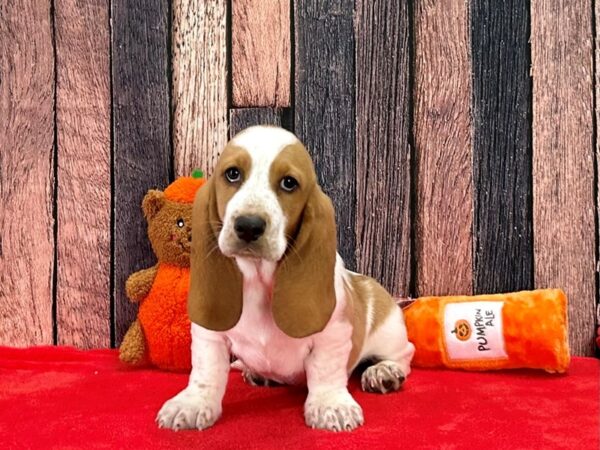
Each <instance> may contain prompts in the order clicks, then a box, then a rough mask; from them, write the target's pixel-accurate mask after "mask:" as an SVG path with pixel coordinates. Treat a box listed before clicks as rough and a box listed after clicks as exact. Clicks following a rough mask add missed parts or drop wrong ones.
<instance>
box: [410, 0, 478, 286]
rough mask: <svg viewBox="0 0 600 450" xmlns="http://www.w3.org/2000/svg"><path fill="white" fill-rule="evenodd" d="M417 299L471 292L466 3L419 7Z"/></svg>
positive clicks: (416, 21) (450, 1)
mask: <svg viewBox="0 0 600 450" xmlns="http://www.w3.org/2000/svg"><path fill="white" fill-rule="evenodd" d="M414 28H415V82H414V101H415V108H414V135H415V164H416V167H415V173H416V177H417V179H416V198H415V201H416V208H415V210H416V217H415V219H416V224H415V230H414V244H415V245H414V254H415V256H414V263H415V267H416V271H415V285H414V287H415V291H416V292H415V294H416V295H445V294H470V293H471V292H472V276H473V273H472V261H471V255H472V251H471V248H472V229H473V225H472V224H473V195H472V165H471V161H472V151H471V124H470V111H469V110H470V104H471V77H470V73H471V67H470V63H469V59H470V51H469V50H470V49H469V11H468V4H467V2H462V1H461V2H457V1H455V0H442V1H437V2H432V1H424V0H422V1H417V2H416V3H415V17H414Z"/></svg>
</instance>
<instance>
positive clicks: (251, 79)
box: [231, 0, 291, 108]
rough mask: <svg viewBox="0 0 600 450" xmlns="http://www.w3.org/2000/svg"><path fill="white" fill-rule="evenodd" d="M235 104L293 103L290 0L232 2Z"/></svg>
mask: <svg viewBox="0 0 600 450" xmlns="http://www.w3.org/2000/svg"><path fill="white" fill-rule="evenodd" d="M231 7H232V11H231V28H232V29H231V53H232V62H231V65H232V90H233V92H232V97H233V104H234V106H243V107H249V106H253V107H255V106H270V107H280V108H283V107H287V106H290V81H291V80H290V67H291V61H290V33H291V28H290V0H233V1H232V3H231Z"/></svg>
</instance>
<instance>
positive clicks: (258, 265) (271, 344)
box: [226, 258, 312, 384]
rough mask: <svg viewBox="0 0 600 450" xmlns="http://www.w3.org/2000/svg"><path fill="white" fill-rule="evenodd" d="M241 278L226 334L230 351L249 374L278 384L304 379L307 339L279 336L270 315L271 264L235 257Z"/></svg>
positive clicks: (283, 334) (273, 265) (309, 341)
mask: <svg viewBox="0 0 600 450" xmlns="http://www.w3.org/2000/svg"><path fill="white" fill-rule="evenodd" d="M237 263H238V266H239V267H240V270H241V271H242V273H243V275H244V304H243V307H242V315H241V317H240V320H239V321H238V323H237V324H236V325H235V327H233V328H232V329H231V330H229V331H228V332H227V333H226V335H227V338H228V339H229V341H230V343H231V352H232V353H233V354H234V355H236V356H237V357H238V358H239V359H240V360H242V362H243V363H244V364H245V365H246V367H248V369H250V370H251V371H253V372H255V373H256V374H259V375H261V376H263V377H265V378H270V379H273V380H276V381H279V382H282V383H290V384H293V383H299V382H302V381H303V380H304V378H305V375H304V360H305V359H306V357H307V356H308V354H309V352H310V348H311V342H312V341H311V338H310V337H307V338H302V339H295V338H291V337H289V336H287V335H286V334H285V333H283V332H282V331H281V330H280V329H279V328H278V327H277V325H276V324H275V322H274V320H273V315H272V313H271V301H270V296H271V289H272V285H273V283H272V279H273V274H274V271H275V263H270V262H265V261H252V260H249V259H244V258H238V259H237Z"/></svg>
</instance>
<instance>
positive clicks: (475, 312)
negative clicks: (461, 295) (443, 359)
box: [444, 301, 508, 360]
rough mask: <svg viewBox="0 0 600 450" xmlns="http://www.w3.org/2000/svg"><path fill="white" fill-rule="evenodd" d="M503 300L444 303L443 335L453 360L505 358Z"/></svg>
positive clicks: (450, 357) (449, 355)
mask: <svg viewBox="0 0 600 450" xmlns="http://www.w3.org/2000/svg"><path fill="white" fill-rule="evenodd" d="M503 306H504V302H491V301H490V302H485V301H484V302H461V303H447V304H446V306H445V310H444V339H445V341H446V351H447V353H448V358H449V359H452V360H473V359H500V358H506V357H507V356H508V355H507V354H506V350H505V347H504V330H503V328H502V307H503Z"/></svg>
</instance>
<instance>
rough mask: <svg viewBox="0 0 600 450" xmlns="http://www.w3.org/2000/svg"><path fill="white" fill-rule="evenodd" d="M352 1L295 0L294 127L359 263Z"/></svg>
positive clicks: (349, 252)
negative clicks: (306, 149)
mask: <svg viewBox="0 0 600 450" xmlns="http://www.w3.org/2000/svg"><path fill="white" fill-rule="evenodd" d="M353 11H354V2H353V1H351V0H326V1H322V0H321V1H319V0H296V1H295V2H294V18H295V23H294V30H295V115H294V130H295V132H296V134H297V135H298V137H299V138H300V139H301V140H302V141H303V142H304V144H305V145H306V147H307V148H308V151H309V152H310V153H311V155H312V157H313V161H314V163H315V167H316V169H317V174H318V178H319V182H320V183H321V186H322V187H323V190H324V191H325V193H327V194H328V195H329V196H330V197H331V199H332V201H333V204H334V207H335V210H336V220H337V231H338V250H339V253H340V254H341V256H342V258H343V259H344V262H345V263H346V266H347V267H349V268H350V269H354V268H355V267H356V263H355V259H356V257H355V249H356V237H355V226H356V215H355V211H356V151H355V148H356V143H355V139H354V136H355V133H354V126H355V76H354V56H355V55H354V24H353Z"/></svg>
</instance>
